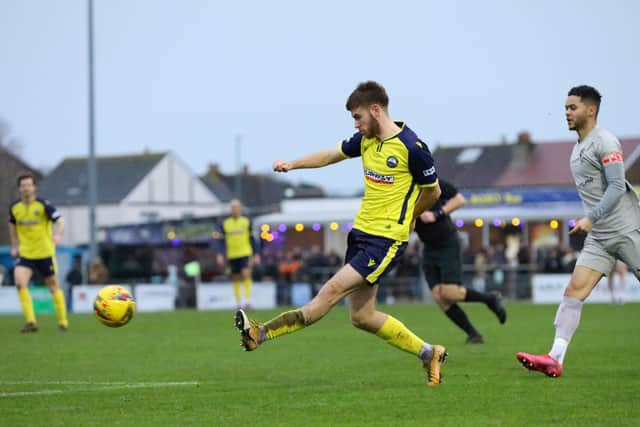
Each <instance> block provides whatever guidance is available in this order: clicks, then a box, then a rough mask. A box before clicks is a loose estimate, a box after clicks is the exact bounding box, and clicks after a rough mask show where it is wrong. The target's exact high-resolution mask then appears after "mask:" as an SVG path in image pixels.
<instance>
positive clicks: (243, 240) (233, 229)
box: [222, 216, 253, 259]
mask: <svg viewBox="0 0 640 427" xmlns="http://www.w3.org/2000/svg"><path fill="white" fill-rule="evenodd" d="M222 231H223V234H224V237H225V243H226V245H227V259H236V258H242V257H247V256H251V255H253V247H252V240H253V238H252V236H251V221H250V220H249V218H247V217H246V216H239V217H237V218H234V217H232V216H230V217H229V218H227V219H225V220H224V222H223V223H222Z"/></svg>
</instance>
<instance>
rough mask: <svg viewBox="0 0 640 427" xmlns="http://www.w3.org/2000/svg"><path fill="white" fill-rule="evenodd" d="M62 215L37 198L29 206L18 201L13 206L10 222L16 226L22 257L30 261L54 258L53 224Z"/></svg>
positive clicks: (10, 211)
mask: <svg viewBox="0 0 640 427" xmlns="http://www.w3.org/2000/svg"><path fill="white" fill-rule="evenodd" d="M58 218H60V213H59V212H58V211H57V210H56V208H55V207H53V205H51V204H50V203H49V202H48V201H46V200H43V199H40V198H36V199H35V200H34V201H33V202H31V203H29V204H27V203H24V202H23V201H22V200H18V201H17V202H14V203H13V204H12V205H11V208H10V210H9V222H10V223H12V224H14V225H15V226H16V233H17V235H18V242H19V243H20V251H19V252H20V256H21V257H23V258H28V259H43V258H49V257H53V256H54V255H55V252H56V248H55V245H54V244H53V238H52V232H53V223H54V222H55V221H57V220H58Z"/></svg>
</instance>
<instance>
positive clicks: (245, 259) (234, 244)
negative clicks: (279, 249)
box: [218, 199, 260, 308]
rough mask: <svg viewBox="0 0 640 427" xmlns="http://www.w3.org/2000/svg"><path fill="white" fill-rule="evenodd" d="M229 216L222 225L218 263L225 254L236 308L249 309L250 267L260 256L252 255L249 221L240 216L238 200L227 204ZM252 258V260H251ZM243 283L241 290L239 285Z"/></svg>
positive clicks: (240, 206)
mask: <svg viewBox="0 0 640 427" xmlns="http://www.w3.org/2000/svg"><path fill="white" fill-rule="evenodd" d="M229 207H230V209H231V216H230V217H228V218H227V219H225V220H224V222H223V223H222V234H223V235H224V246H225V247H224V248H221V253H220V255H219V256H218V263H219V264H221V265H222V264H224V258H225V255H223V253H224V254H226V258H227V262H228V266H229V269H230V273H231V281H232V283H233V292H234V294H235V297H236V304H237V306H238V307H244V308H250V307H251V287H252V284H253V283H252V280H251V267H252V262H253V263H256V264H257V263H259V262H260V256H259V255H258V254H257V253H254V252H255V251H254V248H255V246H256V243H255V240H254V239H253V236H252V234H251V221H250V220H249V218H247V217H246V216H244V215H242V205H241V203H240V201H239V200H236V199H234V200H232V201H231V202H230V203H229ZM252 258H253V259H252ZM241 282H242V283H243V285H244V286H243V287H242V289H241V286H240V283H241Z"/></svg>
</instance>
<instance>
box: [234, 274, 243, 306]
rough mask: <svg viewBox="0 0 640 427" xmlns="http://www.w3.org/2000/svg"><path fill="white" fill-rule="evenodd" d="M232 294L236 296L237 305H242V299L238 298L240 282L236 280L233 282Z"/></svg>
mask: <svg viewBox="0 0 640 427" xmlns="http://www.w3.org/2000/svg"><path fill="white" fill-rule="evenodd" d="M233 293H234V294H235V296H236V302H237V303H238V304H240V303H242V297H241V296H240V281H238V280H234V281H233Z"/></svg>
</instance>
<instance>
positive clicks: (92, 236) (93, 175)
mask: <svg viewBox="0 0 640 427" xmlns="http://www.w3.org/2000/svg"><path fill="white" fill-rule="evenodd" d="M88 1H89V2H88V5H87V14H88V17H87V18H88V19H87V23H88V28H87V49H88V52H87V53H88V83H89V95H88V103H89V162H88V171H87V172H88V176H89V260H90V261H91V260H93V259H94V258H95V257H96V255H97V253H98V250H97V244H96V202H97V193H98V174H97V170H96V147H95V145H96V144H95V114H94V106H95V102H94V89H93V87H94V86H93V83H94V82H93V79H94V67H93V0H88Z"/></svg>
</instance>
